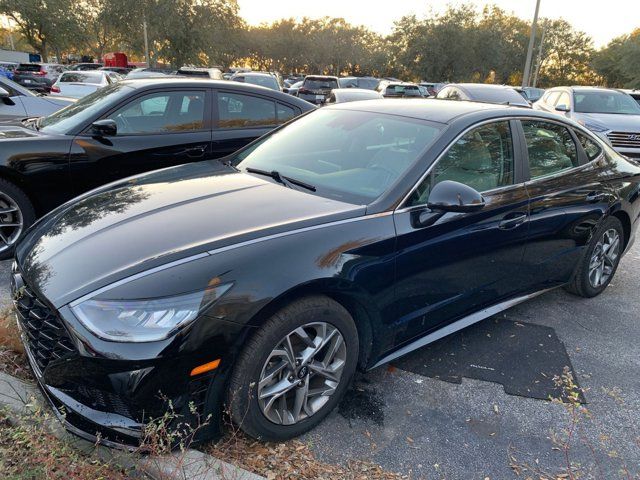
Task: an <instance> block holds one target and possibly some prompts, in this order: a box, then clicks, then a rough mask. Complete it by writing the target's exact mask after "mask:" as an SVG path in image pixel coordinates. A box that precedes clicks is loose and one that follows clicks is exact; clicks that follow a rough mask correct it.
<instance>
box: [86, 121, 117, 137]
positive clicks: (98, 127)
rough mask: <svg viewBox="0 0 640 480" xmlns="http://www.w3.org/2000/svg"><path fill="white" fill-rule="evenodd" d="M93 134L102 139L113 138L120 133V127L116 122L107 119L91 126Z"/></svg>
mask: <svg viewBox="0 0 640 480" xmlns="http://www.w3.org/2000/svg"><path fill="white" fill-rule="evenodd" d="M91 132H92V133H93V134H94V135H98V136H100V137H113V136H115V135H116V134H117V133H118V125H117V124H116V122H115V120H111V119H110V118H105V119H104V120H98V121H96V122H93V123H92V124H91Z"/></svg>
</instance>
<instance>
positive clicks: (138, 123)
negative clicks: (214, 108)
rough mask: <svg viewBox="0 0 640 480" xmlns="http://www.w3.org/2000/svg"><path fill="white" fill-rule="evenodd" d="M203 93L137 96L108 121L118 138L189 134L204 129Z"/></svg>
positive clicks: (111, 115)
mask: <svg viewBox="0 0 640 480" xmlns="http://www.w3.org/2000/svg"><path fill="white" fill-rule="evenodd" d="M204 96H205V94H204V92H201V91H186V92H176V91H173V92H162V93H151V94H148V95H144V96H143V97H139V98H137V99H135V100H133V101H131V102H130V103H128V104H127V105H125V106H124V107H121V108H119V109H118V110H116V111H115V112H114V113H112V114H110V115H109V117H108V118H110V119H112V120H114V121H115V122H116V124H117V126H118V135H130V134H141V133H167V132H191V131H196V130H201V129H202V128H204V105H205V103H204Z"/></svg>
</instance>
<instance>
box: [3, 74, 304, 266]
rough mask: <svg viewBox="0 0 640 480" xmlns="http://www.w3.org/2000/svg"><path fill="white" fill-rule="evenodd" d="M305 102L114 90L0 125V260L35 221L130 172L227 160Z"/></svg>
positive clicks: (221, 89)
mask: <svg viewBox="0 0 640 480" xmlns="http://www.w3.org/2000/svg"><path fill="white" fill-rule="evenodd" d="M313 108H314V107H313V106H312V105H310V104H309V103H307V102H305V101H303V100H300V99H297V98H294V97H292V96H290V95H286V94H284V93H281V92H276V91H273V90H268V89H266V88H260V87H256V86H252V85H243V84H239V83H235V82H234V83H229V82H215V81H211V80H201V79H192V78H189V79H184V78H163V79H144V80H133V81H124V82H119V83H116V84H113V85H110V86H108V87H106V88H103V89H100V90H99V91H97V92H96V93H94V94H92V95H89V96H87V97H85V98H83V99H81V100H80V101H78V102H77V103H75V104H74V105H72V106H70V107H68V108H65V109H63V110H60V111H58V112H56V113H54V114H52V115H50V116H48V117H45V118H38V119H27V120H25V121H23V122H22V124H20V123H17V124H15V125H0V258H7V257H8V256H10V255H11V252H12V248H13V245H14V244H15V242H16V240H17V239H18V238H19V237H20V235H22V232H23V231H24V230H25V229H26V228H27V227H28V226H29V225H30V224H31V223H33V221H34V219H35V218H36V217H37V216H40V215H42V214H44V213H46V212H48V211H49V210H52V209H53V208H55V207H56V206H58V205H60V204H61V203H63V202H65V201H67V200H69V199H70V198H72V197H75V196H76V195H79V194H81V193H83V192H86V191H87V190H90V189H92V188H95V187H98V186H100V185H104V184H105V183H109V182H112V181H114V180H119V179H121V178H124V177H128V176H130V175H134V174H137V173H142V172H148V171H150V170H155V169H159V168H164V167H170V166H174V165H178V164H181V163H187V162H195V161H199V160H207V159H213V158H218V157H222V156H225V155H228V154H230V153H232V152H234V151H236V150H237V149H239V148H240V147H243V146H244V145H246V144H247V143H249V142H251V141H253V140H255V139H256V138H258V137H260V136H261V135H263V134H265V133H267V132H268V131H270V130H271V129H273V128H274V127H275V126H277V125H278V124H282V123H284V122H286V121H288V120H290V119H292V118H294V117H296V116H298V115H300V114H301V113H303V112H306V111H308V110H311V109H313Z"/></svg>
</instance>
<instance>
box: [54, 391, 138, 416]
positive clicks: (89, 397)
mask: <svg viewBox="0 0 640 480" xmlns="http://www.w3.org/2000/svg"><path fill="white" fill-rule="evenodd" d="M60 390H61V391H63V392H64V393H66V394H67V395H69V396H70V397H72V398H73V399H75V400H76V401H78V402H79V403H82V404H83V405H86V406H87V407H89V408H92V409H94V410H98V411H100V412H106V413H116V414H118V415H122V416H123V417H127V418H133V416H132V414H131V410H130V409H129V406H128V405H127V404H126V403H125V402H124V401H123V400H122V398H121V397H120V396H119V395H116V394H115V393H112V392H109V391H106V390H100V389H98V388H93V387H91V386H87V385H73V386H65V387H64V388H60Z"/></svg>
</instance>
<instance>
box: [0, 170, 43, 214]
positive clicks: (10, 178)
mask: <svg viewBox="0 0 640 480" xmlns="http://www.w3.org/2000/svg"><path fill="white" fill-rule="evenodd" d="M0 179H2V180H6V181H7V182H11V183H13V184H14V185H15V186H16V187H18V188H19V189H20V190H22V191H23V192H24V194H25V195H26V196H27V198H29V201H30V202H31V205H33V208H34V210H35V211H36V213H38V212H40V204H39V202H38V199H37V197H36V196H35V195H34V193H33V192H32V191H31V189H30V188H29V185H28V182H26V181H25V178H24V177H23V176H22V175H20V173H18V172H17V171H16V170H14V169H12V168H9V167H7V166H5V165H0Z"/></svg>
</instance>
